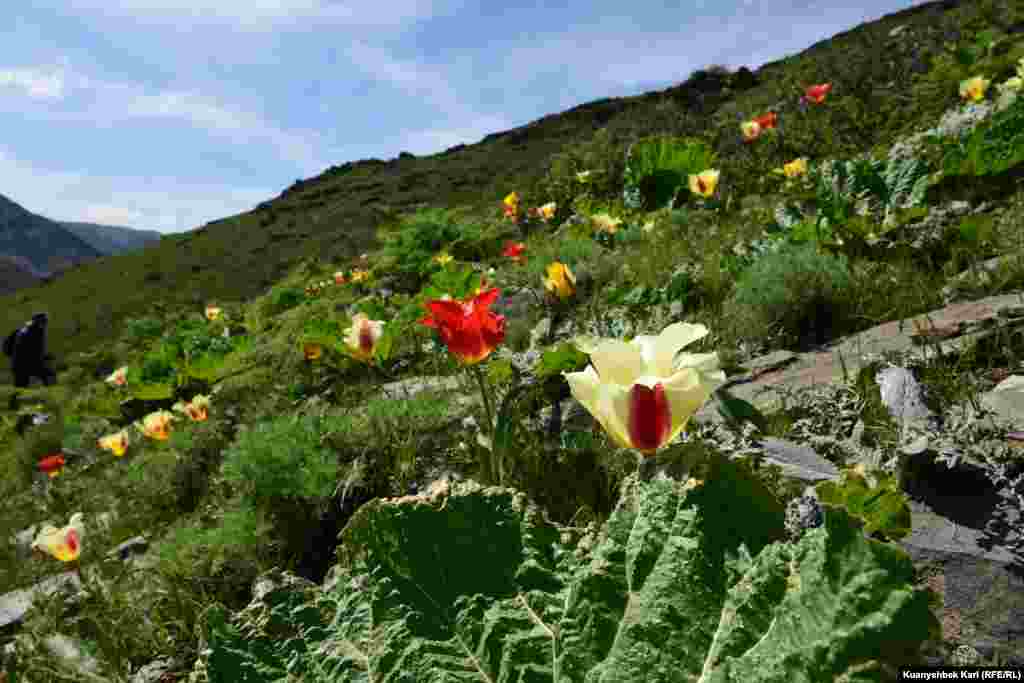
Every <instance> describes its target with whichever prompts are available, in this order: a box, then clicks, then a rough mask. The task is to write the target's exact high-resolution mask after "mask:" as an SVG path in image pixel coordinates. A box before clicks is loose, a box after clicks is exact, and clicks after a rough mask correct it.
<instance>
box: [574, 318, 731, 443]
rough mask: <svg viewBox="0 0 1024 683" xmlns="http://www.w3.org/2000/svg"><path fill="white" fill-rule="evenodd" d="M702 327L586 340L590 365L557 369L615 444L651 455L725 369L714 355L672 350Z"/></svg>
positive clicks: (691, 339)
mask: <svg viewBox="0 0 1024 683" xmlns="http://www.w3.org/2000/svg"><path fill="white" fill-rule="evenodd" d="M707 333H708V330H707V328H706V327H704V326H703V325H693V324H690V323H674V324H672V325H669V326H668V327H666V328H665V329H664V330H662V332H661V334H659V335H658V336H657V337H654V336H647V335H641V336H638V337H635V338H634V339H633V340H632V341H630V342H624V341H621V340H618V339H605V340H587V341H583V342H582V343H583V344H584V345H585V346H589V343H588V342H596V346H592V347H589V348H590V361H591V363H592V364H591V365H589V366H588V367H587V369H586V370H584V371H583V372H568V373H563V374H564V375H565V378H566V381H568V383H569V388H570V390H571V391H572V394H573V396H574V397H575V398H576V400H578V401H579V402H580V403H582V404H583V406H584V407H585V408H586V409H587V410H588V411H589V412H590V414H591V415H593V416H594V418H595V419H596V420H597V421H598V422H599V423H600V424H601V426H602V427H603V428H604V430H605V431H606V432H607V433H608V435H609V436H610V437H611V438H612V440H613V441H615V442H616V443H617V444H618V445H620V446H622V447H624V448H631V449H633V450H636V451H638V452H640V453H641V454H643V455H647V456H649V455H653V454H654V453H655V452H657V450H658V449H659V448H662V447H663V446H665V445H667V444H668V443H670V442H671V441H672V440H673V439H675V438H676V436H678V435H679V433H680V432H681V431H682V430H683V428H684V427H685V426H686V423H687V421H688V420H689V419H690V417H692V416H693V414H694V413H696V412H697V411H698V410H699V409H700V408H701V406H703V405H704V403H705V402H706V401H707V400H708V398H709V397H710V396H711V392H713V391H714V390H715V389H716V388H717V387H718V386H719V385H720V384H722V383H723V382H725V373H724V372H722V370H721V369H719V361H718V354H717V353H704V354H690V353H686V354H682V355H681V356H679V357H677V356H676V354H677V352H678V351H679V349H681V348H682V347H684V346H686V345H688V344H691V343H692V342H694V341H696V340H698V339H700V338H701V337H704V336H705V335H707Z"/></svg>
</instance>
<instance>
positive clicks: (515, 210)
mask: <svg viewBox="0 0 1024 683" xmlns="http://www.w3.org/2000/svg"><path fill="white" fill-rule="evenodd" d="M502 204H503V205H504V213H505V218H511V219H513V220H514V219H515V218H516V216H518V215H519V194H518V193H516V192H511V193H509V195H508V196H507V197H505V199H504V200H503V201H502Z"/></svg>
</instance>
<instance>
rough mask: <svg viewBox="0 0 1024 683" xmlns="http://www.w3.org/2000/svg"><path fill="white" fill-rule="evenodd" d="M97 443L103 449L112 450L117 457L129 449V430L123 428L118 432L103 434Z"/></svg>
mask: <svg viewBox="0 0 1024 683" xmlns="http://www.w3.org/2000/svg"><path fill="white" fill-rule="evenodd" d="M97 443H98V444H99V446H100V448H102V449H103V450H105V451H110V452H111V453H113V454H114V455H116V456H117V457H121V456H122V455H124V452H125V451H126V450H128V432H126V431H124V430H123V429H122V430H121V431H119V432H117V433H116V434H109V435H107V436H101V437H100V438H99V439H98V440H97Z"/></svg>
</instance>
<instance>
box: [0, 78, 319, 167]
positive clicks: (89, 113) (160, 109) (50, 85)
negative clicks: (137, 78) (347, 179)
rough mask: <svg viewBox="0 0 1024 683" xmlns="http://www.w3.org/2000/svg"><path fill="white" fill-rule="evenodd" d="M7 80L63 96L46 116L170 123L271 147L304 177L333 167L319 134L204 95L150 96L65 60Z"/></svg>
mask: <svg viewBox="0 0 1024 683" xmlns="http://www.w3.org/2000/svg"><path fill="white" fill-rule="evenodd" d="M5 78H6V79H7V80H9V81H10V82H12V83H14V84H16V85H18V86H20V87H21V89H22V90H24V91H25V95H27V96H28V97H32V98H39V97H51V98H52V97H62V98H63V100H64V103H65V107H64V108H63V109H62V110H60V111H52V110H51V111H44V112H42V114H43V115H44V116H46V117H48V118H50V119H53V120H59V121H71V122H79V123H86V124H92V123H94V122H95V121H104V122H106V123H107V124H115V123H129V122H132V121H135V120H138V119H146V118H164V119H172V120H178V121H183V122H187V123H189V124H191V125H193V126H195V127H196V128H200V129H204V130H207V131H210V132H211V133H214V134H217V135H220V136H221V137H224V138H227V139H229V140H231V141H232V142H234V143H236V144H253V143H259V144H269V145H270V146H271V147H273V148H276V150H277V152H278V154H279V155H280V157H281V158H282V159H284V160H286V161H289V162H291V163H293V164H295V165H297V166H299V167H300V168H301V170H302V171H303V172H306V173H314V172H319V171H321V170H323V168H325V167H326V166H328V165H330V164H328V163H326V162H325V161H324V159H323V158H321V152H322V151H324V149H325V147H326V145H325V144H324V143H323V140H322V135H321V134H320V133H319V132H316V131H309V130H303V131H289V130H284V129H282V128H280V127H278V126H276V125H274V124H273V123H272V122H270V121H267V120H266V119H264V118H263V117H261V116H260V115H259V114H256V113H253V112H248V111H245V110H243V109H240V108H238V107H232V106H230V105H228V104H225V103H223V102H221V101H219V100H218V99H217V98H215V97H211V96H208V95H203V94H201V93H197V92H185V91H160V92H151V91H150V90H149V89H148V88H146V87H145V86H144V85H142V84H139V83H123V82H114V81H104V80H99V79H95V78H92V77H90V76H87V75H84V74H81V73H78V72H77V71H75V70H73V69H72V68H71V67H70V66H68V64H67V61H66V60H65V62H64V64H62V65H59V66H36V67H29V68H23V69H0V84H3V83H4V82H5ZM32 88H34V90H33V89H32ZM76 95H77V96H79V97H78V98H76ZM86 102H88V104H86ZM76 105H77V106H76Z"/></svg>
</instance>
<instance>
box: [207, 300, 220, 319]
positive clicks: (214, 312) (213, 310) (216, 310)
mask: <svg viewBox="0 0 1024 683" xmlns="http://www.w3.org/2000/svg"><path fill="white" fill-rule="evenodd" d="M220 314H221V309H220V307H219V306H214V305H213V304H210V305H209V306H207V307H206V319H207V320H216V319H217V318H219V317H220Z"/></svg>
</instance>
